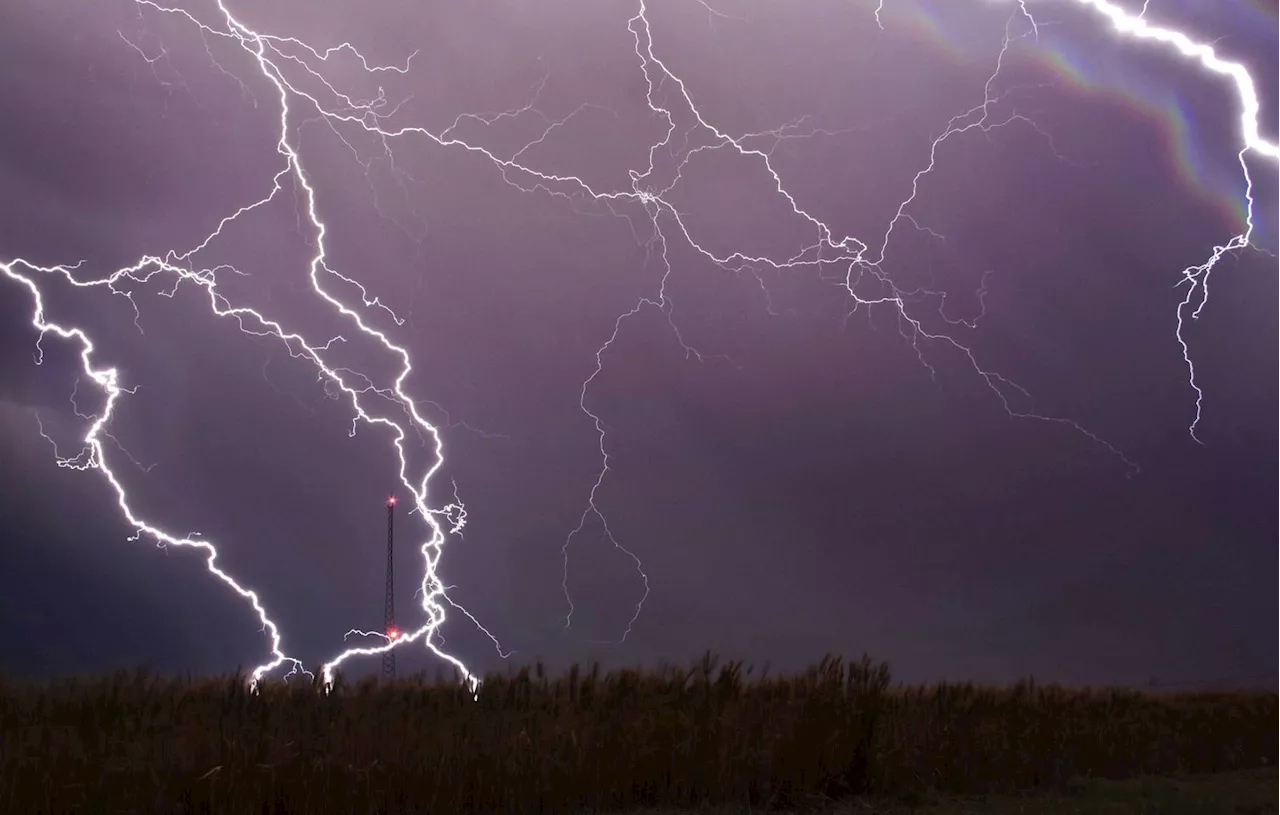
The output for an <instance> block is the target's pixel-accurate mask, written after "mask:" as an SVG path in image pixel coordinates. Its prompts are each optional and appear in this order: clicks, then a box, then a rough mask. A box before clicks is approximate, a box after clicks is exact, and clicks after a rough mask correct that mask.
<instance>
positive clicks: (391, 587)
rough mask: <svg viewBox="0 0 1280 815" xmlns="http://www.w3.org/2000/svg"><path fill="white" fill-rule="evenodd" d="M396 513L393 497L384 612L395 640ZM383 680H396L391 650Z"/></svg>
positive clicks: (389, 513) (385, 659) (390, 636)
mask: <svg viewBox="0 0 1280 815" xmlns="http://www.w3.org/2000/svg"><path fill="white" fill-rule="evenodd" d="M395 511H396V497H395V496H394V495H393V496H391V497H390V498H388V499H387V605H386V609H385V610H384V616H385V617H386V620H385V622H386V628H385V630H386V632H387V638H388V639H390V640H395V639H396V637H399V636H400V629H398V628H396V581H395V574H396V573H395V559H394V558H393V557H392V553H393V551H394V548H393V540H394V535H395ZM382 678H383V679H395V678H396V652H395V651H394V650H389V651H387V652H386V653H384V654H383V655H382Z"/></svg>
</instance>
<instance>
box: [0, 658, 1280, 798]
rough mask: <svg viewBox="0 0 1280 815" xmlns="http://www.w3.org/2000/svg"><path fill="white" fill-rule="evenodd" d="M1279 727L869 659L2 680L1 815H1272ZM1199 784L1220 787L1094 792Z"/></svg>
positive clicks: (1220, 705) (1266, 699) (1213, 709)
mask: <svg viewBox="0 0 1280 815" xmlns="http://www.w3.org/2000/svg"><path fill="white" fill-rule="evenodd" d="M1277 712H1278V706H1277V695H1276V693H1275V692H1249V693H1243V692H1242V693H1183V694H1153V693H1141V692H1135V691H1128V690H1108V689H1094V690H1079V689H1076V690H1073V689H1064V688H1060V687H1055V686H1041V685H1037V684H1034V683H1031V682H1025V683H1020V684H1018V685H1015V686H1011V687H984V686H976V685H972V684H950V685H933V686H928V687H891V684H890V677H889V671H888V668H887V666H885V665H880V664H875V663H873V662H871V661H870V660H869V659H866V658H864V659H863V660H862V661H861V662H858V663H854V664H844V663H842V662H840V661H839V660H834V659H827V660H824V661H823V662H822V663H821V664H819V665H817V666H814V667H813V668H811V669H809V670H808V671H806V672H804V673H802V674H798V675H794V676H784V677H770V678H760V677H755V678H752V676H751V675H750V671H749V670H744V669H743V668H742V666H741V665H738V664H729V665H725V666H723V667H720V668H719V669H717V667H716V665H715V663H714V660H712V659H711V658H710V657H708V658H706V659H704V660H703V661H702V662H701V663H699V664H698V665H695V666H694V667H693V668H691V669H684V670H682V669H675V668H667V669H663V670H658V671H651V672H640V671H616V672H612V673H608V674H602V673H600V672H599V671H598V670H592V671H589V672H583V671H580V670H578V669H577V668H575V669H573V670H571V671H570V672H569V673H568V675H566V676H561V677H558V678H554V679H553V678H550V677H547V676H545V675H543V674H542V671H541V669H535V670H533V671H528V670H524V671H521V672H520V673H518V674H514V675H507V676H494V677H490V678H488V679H487V680H486V681H485V682H484V684H483V685H482V686H481V688H480V691H479V695H478V698H473V697H472V695H471V694H470V693H469V692H468V691H467V690H466V689H465V688H464V687H461V686H459V685H458V684H457V683H455V682H451V681H450V682H442V681H436V682H428V681H426V680H425V679H423V678H415V679H408V680H401V681H400V682H397V683H394V684H391V685H388V686H379V685H377V684H375V683H372V682H365V683H360V684H355V685H348V684H345V683H343V682H339V683H338V684H337V685H336V686H335V687H334V688H333V689H332V690H331V691H330V692H329V693H321V692H320V690H319V689H318V688H316V687H314V686H311V685H307V684H306V683H299V682H294V683H292V684H291V685H288V686H285V685H281V684H272V685H266V686H263V687H262V688H261V689H260V692H259V693H257V694H251V693H249V692H248V691H247V689H246V686H245V683H244V680H243V678H241V677H230V678H225V679H220V680H198V681H183V680H177V679H160V678H156V677H150V676H147V675H145V674H137V675H127V676H126V675H120V676H115V677H109V678H101V679H85V680H75V681H64V682H59V683H55V684H51V685H39V686H36V685H18V684H14V683H9V684H4V683H0V812H22V813H39V812H73V811H78V812H96V811H104V812H106V811H111V812H127V811H133V812H161V811H163V812H217V813H226V814H227V815H236V814H237V813H262V812H272V813H277V812H279V813H284V812H380V813H393V812H430V813H433V815H435V814H437V813H439V815H448V814H449V813H464V812H465V813H476V812H510V813H517V812H556V813H563V812H574V811H579V812H581V811H584V810H585V811H593V812H604V811H619V810H627V809H629V810H644V808H645V807H649V808H650V809H651V810H653V811H661V812H672V811H689V810H691V809H705V808H707V807H716V806H720V807H726V806H727V807H736V808H737V809H730V810H724V811H738V812H745V811H760V810H762V809H776V810H783V811H786V810H795V809H797V808H812V807H814V806H820V807H822V808H829V807H830V806H831V805H834V804H836V803H837V802H841V801H843V802H846V803H845V804H843V805H842V806H843V807H844V809H843V810H841V809H837V810H835V811H837V812H840V811H844V812H893V813H898V812H910V811H913V810H912V807H913V806H914V807H915V808H916V809H919V810H920V811H922V812H924V811H934V812H937V813H938V815H951V813H959V812H974V813H987V812H991V813H1006V812H1009V813H1011V812H1028V813H1030V812H1046V813H1059V812H1062V813H1066V812H1100V813H1105V812H1108V811H1112V812H1116V813H1125V812H1130V811H1133V812H1143V813H1149V814H1150V815H1155V813H1164V812H1170V813H1174V812H1180V811H1187V810H1185V809H1184V810H1178V809H1171V808H1169V807H1172V806H1174V805H1175V804H1176V802H1177V801H1181V800H1195V799H1194V797H1192V796H1195V795H1201V797H1202V798H1204V799H1205V801H1208V800H1209V799H1210V798H1213V797H1214V796H1217V797H1218V798H1222V800H1224V801H1227V800H1228V799H1227V796H1228V795H1237V793H1238V795H1237V797H1238V798H1239V803H1238V805H1237V804H1232V803H1229V802H1228V803H1225V804H1223V806H1229V807H1231V806H1239V807H1244V809H1227V810H1225V811H1230V812H1269V811H1270V812H1274V811H1275V810H1274V800H1275V799H1274V791H1275V774H1274V771H1270V775H1268V776H1266V778H1267V779H1269V780H1268V781H1267V785H1269V788H1270V790H1271V792H1272V796H1271V797H1270V798H1266V799H1257V798H1256V796H1255V798H1248V797H1247V796H1249V795H1252V794H1253V792H1251V790H1254V789H1255V787H1257V786H1258V784H1257V783H1256V782H1257V778H1258V777H1260V776H1257V773H1258V772H1259V769H1258V768H1260V767H1262V766H1263V764H1264V762H1266V763H1267V766H1270V767H1274V766H1275V762H1276V758H1277V756H1276V751H1277V736H1278V735H1280V732H1278V731H1280V728H1278V726H1277ZM1239 770H1247V771H1250V772H1251V773H1253V774H1252V775H1251V774H1249V773H1246V774H1244V775H1239V774H1231V771H1239ZM1199 773H1228V774H1227V775H1220V776H1213V777H1210V778H1207V779H1196V780H1193V781H1186V782H1173V781H1164V782H1159V781H1150V782H1140V783H1137V784H1136V786H1135V785H1134V784H1127V785H1121V786H1116V787H1112V786H1107V785H1106V784H1105V783H1104V782H1102V781H1101V779H1125V778H1135V777H1138V776H1150V775H1161V776H1172V775H1180V774H1199ZM1081 778H1084V779H1089V780H1087V781H1084V782H1077V781H1076V779H1081ZM1081 783H1082V784H1083V785H1081ZM1175 783H1176V784H1181V785H1184V786H1174V787H1170V786H1169V785H1170V784H1175ZM1162 785H1164V786H1162ZM1032 793H1034V795H1032V797H1025V796H1027V795H1028V794H1032ZM999 795H1015V796H1019V797H1017V798H1012V799H1004V800H1002V799H1000V798H998V797H990V796H999ZM858 796H863V797H862V798H861V799H859V798H858ZM868 796H869V797H868ZM972 796H988V798H987V799H985V800H981V801H979V800H977V799H975V798H973V797H972ZM1126 796H1128V799H1131V801H1130V804H1124V803H1123V802H1124V800H1128V799H1126ZM1134 796H1137V797H1134ZM1142 796H1147V797H1148V798H1152V801H1153V802H1152V803H1142V801H1143V800H1144V799H1143V798H1142ZM1153 796H1154V797H1153ZM1159 796H1164V798H1165V799H1167V803H1163V802H1162V800H1163V799H1160V800H1157V799H1158V798H1159ZM1240 796H1245V797H1240ZM1095 799H1096V800H1097V802H1098V803H1097V805H1096V806H1095V805H1094V803H1095ZM1112 799H1114V802H1113V801H1112ZM1134 801H1136V802H1138V803H1133V802H1134ZM930 802H936V803H935V804H930ZM1112 803H1114V804H1115V806H1113V807H1112V809H1110V810H1108V809H1106V808H1098V807H1101V806H1103V805H1104V804H1105V805H1106V806H1112ZM926 805H929V806H926ZM1126 805H1128V806H1129V807H1130V808H1129V809H1123V808H1115V807H1122V806H1126ZM1267 805H1270V806H1272V809H1270V810H1268V809H1265V808H1264V809H1258V808H1257V807H1258V806H1267ZM1073 806H1074V807H1076V808H1075V809H1072V808H1071V807H1073ZM1144 806H1145V807H1146V808H1145V809H1144V808H1143V807H1144ZM1207 806H1210V804H1208V803H1204V804H1203V806H1202V808H1200V809H1196V810H1193V811H1196V812H1213V811H1215V810H1211V809H1205V808H1203V807H1207ZM895 807H896V808H895ZM1036 807H1039V808H1036ZM1053 807H1057V809H1054V808H1053ZM1134 807H1137V809H1134ZM1250 807H1252V809H1251V808H1250Z"/></svg>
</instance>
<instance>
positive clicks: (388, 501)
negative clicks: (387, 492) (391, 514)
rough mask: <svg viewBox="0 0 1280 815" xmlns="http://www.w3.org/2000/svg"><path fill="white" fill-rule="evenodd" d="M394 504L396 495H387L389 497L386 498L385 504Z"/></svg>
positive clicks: (391, 505)
mask: <svg viewBox="0 0 1280 815" xmlns="http://www.w3.org/2000/svg"><path fill="white" fill-rule="evenodd" d="M395 505H396V497H395V496H394V495H392V496H391V497H389V498H388V499H387V506H389V507H393V506H395Z"/></svg>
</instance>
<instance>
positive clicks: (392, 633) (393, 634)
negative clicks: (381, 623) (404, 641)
mask: <svg viewBox="0 0 1280 815" xmlns="http://www.w3.org/2000/svg"><path fill="white" fill-rule="evenodd" d="M399 636H400V629H398V628H388V629H387V639H392V640H394V639H396V638H397V637H399Z"/></svg>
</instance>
